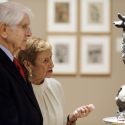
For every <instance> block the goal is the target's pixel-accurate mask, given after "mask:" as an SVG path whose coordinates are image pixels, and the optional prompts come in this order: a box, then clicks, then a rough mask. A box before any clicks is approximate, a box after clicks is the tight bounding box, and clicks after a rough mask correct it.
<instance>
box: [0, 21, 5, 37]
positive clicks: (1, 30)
mask: <svg viewBox="0 0 125 125" xmlns="http://www.w3.org/2000/svg"><path fill="white" fill-rule="evenodd" d="M0 35H1V37H2V38H3V39H6V38H7V24H5V23H0Z"/></svg>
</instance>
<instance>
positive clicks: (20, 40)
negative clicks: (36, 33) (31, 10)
mask: <svg viewBox="0 0 125 125" xmlns="http://www.w3.org/2000/svg"><path fill="white" fill-rule="evenodd" d="M29 24H30V20H29V17H28V15H25V16H24V18H23V19H22V20H21V22H20V23H19V24H17V25H16V26H8V28H7V30H6V32H7V38H6V41H7V42H8V47H9V48H8V49H10V51H12V52H14V51H17V50H22V49H25V44H26V40H27V38H28V37H30V36H31V35H32V34H31V31H30V28H29Z"/></svg>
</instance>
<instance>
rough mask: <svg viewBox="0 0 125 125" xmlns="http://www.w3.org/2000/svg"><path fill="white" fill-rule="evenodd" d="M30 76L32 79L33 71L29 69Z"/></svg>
mask: <svg viewBox="0 0 125 125" xmlns="http://www.w3.org/2000/svg"><path fill="white" fill-rule="evenodd" d="M29 76H30V77H32V69H31V68H30V69H29Z"/></svg>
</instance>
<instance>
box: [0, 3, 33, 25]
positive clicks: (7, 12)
mask: <svg viewBox="0 0 125 125" xmlns="http://www.w3.org/2000/svg"><path fill="white" fill-rule="evenodd" d="M25 14H27V15H28V16H29V17H31V16H32V15H33V14H32V12H31V10H30V9H29V8H27V7H25V6H23V5H21V4H19V3H16V2H4V3H0V23H6V24H8V25H12V26H15V25H17V24H18V23H19V22H20V21H21V20H22V19H23V17H24V15H25Z"/></svg>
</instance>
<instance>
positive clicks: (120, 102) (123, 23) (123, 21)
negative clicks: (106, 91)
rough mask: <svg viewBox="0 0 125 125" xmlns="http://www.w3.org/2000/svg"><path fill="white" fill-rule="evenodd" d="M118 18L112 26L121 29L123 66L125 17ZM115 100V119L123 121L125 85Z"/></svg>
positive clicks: (124, 58)
mask: <svg viewBox="0 0 125 125" xmlns="http://www.w3.org/2000/svg"><path fill="white" fill-rule="evenodd" d="M118 18H119V19H120V21H114V22H113V24H114V25H115V26H116V27H117V28H122V30H123V33H122V43H121V53H122V59H123V62H124V64H125V16H122V15H121V14H120V13H118ZM115 99H116V104H117V106H118V110H119V111H118V114H117V118H118V120H123V121H125V85H123V86H121V88H120V89H119V91H118V93H117V96H116V98H115Z"/></svg>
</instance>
